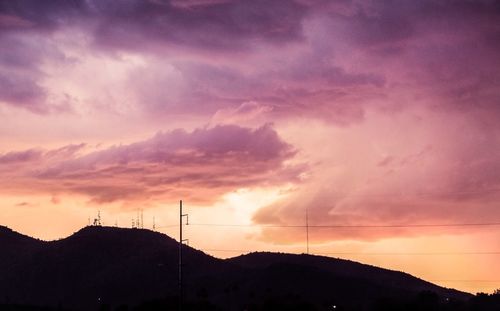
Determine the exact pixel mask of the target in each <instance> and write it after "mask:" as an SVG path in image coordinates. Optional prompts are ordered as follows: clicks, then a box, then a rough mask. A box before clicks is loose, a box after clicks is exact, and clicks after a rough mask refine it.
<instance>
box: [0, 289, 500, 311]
mask: <svg viewBox="0 0 500 311" xmlns="http://www.w3.org/2000/svg"><path fill="white" fill-rule="evenodd" d="M178 309H179V305H178V299H177V297H171V298H168V299H159V300H152V301H147V302H143V303H141V304H139V305H136V306H128V305H118V306H111V305H108V304H102V305H100V306H99V307H98V308H97V310H96V311H157V310H158V311H160V310H162V311H165V310H173V311H175V310H178ZM0 310H1V311H3V310H6V311H55V310H58V311H71V310H80V308H78V307H77V306H76V307H70V306H58V307H39V306H22V305H12V304H0ZM182 310H183V311H226V310H228V311H229V310H241V311H279V310H283V311H322V310H345V311H441V310H446V311H500V292H496V293H495V294H491V295H489V294H477V295H475V296H473V297H472V298H471V299H469V300H467V301H459V300H451V299H446V298H444V299H443V298H441V297H439V296H438V295H436V294H435V293H433V292H429V291H424V292H421V293H419V294H418V295H416V296H414V297H410V298H394V297H393V298H380V299H378V300H375V301H373V302H371V303H368V304H366V305H358V303H357V302H356V301H352V302H351V303H350V304H347V305H340V304H335V303H333V302H306V301H302V300H301V299H300V297H297V296H294V297H268V298H266V299H265V300H264V301H261V302H257V301H256V302H253V303H250V304H247V305H241V304H239V303H238V302H236V301H228V302H227V304H226V305H225V306H223V307H221V306H216V305H214V304H212V303H210V302H208V300H205V299H202V298H200V299H197V300H196V301H186V302H184V304H183V308H182Z"/></svg>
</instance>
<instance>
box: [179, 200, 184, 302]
mask: <svg viewBox="0 0 500 311" xmlns="http://www.w3.org/2000/svg"><path fill="white" fill-rule="evenodd" d="M182 296H183V292H182V200H180V201H179V310H180V311H182V303H183V301H182V300H183V299H182V298H183V297H182Z"/></svg>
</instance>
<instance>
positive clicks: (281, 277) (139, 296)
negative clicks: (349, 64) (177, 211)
mask: <svg viewBox="0 0 500 311" xmlns="http://www.w3.org/2000/svg"><path fill="white" fill-rule="evenodd" d="M184 250H185V251H184V261H185V263H186V266H185V269H184V270H185V279H186V286H185V288H186V299H188V300H189V299H191V300H196V299H204V300H206V301H208V302H210V303H211V304H213V305H217V306H219V307H220V308H222V310H243V309H244V308H245V307H246V306H248V305H250V304H252V303H254V304H255V303H259V302H260V301H263V300H264V299H270V297H271V298H272V297H274V298H275V299H289V298H290V297H294V298H293V299H300V300H304V301H310V302H313V303H317V304H318V305H324V304H330V303H337V304H341V305H342V304H343V305H360V304H361V305H365V304H370V303H371V302H373V301H374V300H376V299H377V298H379V297H383V296H389V297H398V296H404V295H414V294H417V293H418V292H421V291H433V292H435V293H436V294H438V295H439V296H440V297H442V298H443V299H445V298H451V299H467V298H469V297H470V294H467V293H463V292H460V291H456V290H453V289H446V288H442V287H439V286H437V285H434V284H431V283H429V282H426V281H423V280H420V279H418V278H415V277H413V276H411V275H409V274H406V273H402V272H396V271H391V270H386V269H381V268H377V267H374V266H369V265H364V264H360V263H357V262H353V261H349V260H342V259H334V258H329V257H322V256H311V255H293V254H282V253H262V252H259V253H250V254H247V255H241V256H238V257H235V258H231V259H227V260H222V259H218V258H215V257H212V256H210V255H207V254H205V253H203V252H202V251H199V250H196V249H194V248H191V247H189V246H185V248H184ZM0 263H1V265H0V293H1V295H2V296H0V303H4V304H5V303H19V304H31V305H48V306H63V307H64V306H66V307H71V309H80V310H88V309H94V310H95V309H96V308H98V307H99V305H102V304H104V303H106V304H109V305H112V306H118V305H121V304H128V305H136V304H139V303H140V302H142V301H145V300H151V299H156V298H164V297H175V296H176V295H177V286H178V283H177V276H178V272H177V271H178V270H177V269H178V244H177V242H176V241H175V240H174V239H172V238H170V237H168V236H167V235H165V234H162V233H158V232H154V231H150V230H146V229H125V228H116V227H100V226H99V227H98V226H95V227H94V226H90V227H85V228H83V229H81V230H79V231H77V232H76V233H74V234H73V235H71V236H69V237H67V238H64V239H60V240H56V241H49V242H44V241H40V240H37V239H33V238H30V237H27V236H25V235H22V234H19V233H17V232H15V231H12V230H10V229H8V228H6V227H2V226H0ZM286 297H288V298H286ZM2 299H3V301H2ZM290 299H291V298H290Z"/></svg>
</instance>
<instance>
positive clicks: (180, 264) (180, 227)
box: [179, 200, 189, 311]
mask: <svg viewBox="0 0 500 311" xmlns="http://www.w3.org/2000/svg"><path fill="white" fill-rule="evenodd" d="M182 217H186V225H189V216H188V214H183V213H182V200H180V201H179V311H182V304H183V296H184V293H183V291H182V246H183V244H184V242H187V241H188V240H187V239H182Z"/></svg>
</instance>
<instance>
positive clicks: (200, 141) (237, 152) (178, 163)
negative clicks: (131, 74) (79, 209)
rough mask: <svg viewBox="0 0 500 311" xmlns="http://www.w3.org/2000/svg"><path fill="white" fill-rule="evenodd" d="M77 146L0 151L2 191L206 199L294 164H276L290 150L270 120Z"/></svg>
mask: <svg viewBox="0 0 500 311" xmlns="http://www.w3.org/2000/svg"><path fill="white" fill-rule="evenodd" d="M84 149H85V146H84V145H71V146H65V147H63V148H60V149H55V150H48V151H42V150H26V151H20V152H9V153H5V154H3V155H1V156H0V170H1V171H2V174H3V176H5V178H4V179H3V183H4V184H3V186H2V188H3V191H4V192H17V193H23V191H30V192H31V191H41V192H45V193H49V194H53V195H58V194H67V193H77V194H83V195H86V196H88V197H89V198H90V199H91V200H92V201H94V202H97V203H106V202H113V201H134V202H141V203H145V202H147V201H148V200H150V199H152V200H161V199H176V198H178V197H179V196H182V197H185V198H187V199H189V200H191V201H193V202H205V203H207V202H212V201H213V200H215V199H217V198H218V197H219V196H220V195H222V194H224V193H225V192H228V191H232V190H236V189H239V188H243V187H249V186H254V185H260V186H266V185H267V186H269V185H276V184H281V183H287V182H293V181H294V180H297V179H298V175H299V174H300V173H301V169H302V168H299V167H294V166H290V165H286V164H285V163H284V162H285V161H286V160H289V159H291V158H292V157H293V156H294V154H295V151H294V149H293V148H292V147H291V146H290V145H288V144H287V143H285V142H283V141H282V140H281V139H280V138H279V137H278V135H277V133H276V132H275V131H274V130H273V129H272V128H271V127H270V125H264V126H262V127H260V128H257V129H255V130H252V129H248V128H241V127H238V126H234V125H224V126H216V127H213V128H202V129H197V130H194V131H193V132H186V131H184V130H182V129H179V130H174V131H170V132H164V133H158V134H156V135H155V136H154V137H152V138H150V139H148V140H145V141H141V142H136V143H133V144H129V145H120V146H113V147H110V148H107V149H104V150H99V151H93V152H88V153H84V154H81V153H82V152H83V151H84ZM28 189H29V190H28Z"/></svg>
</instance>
